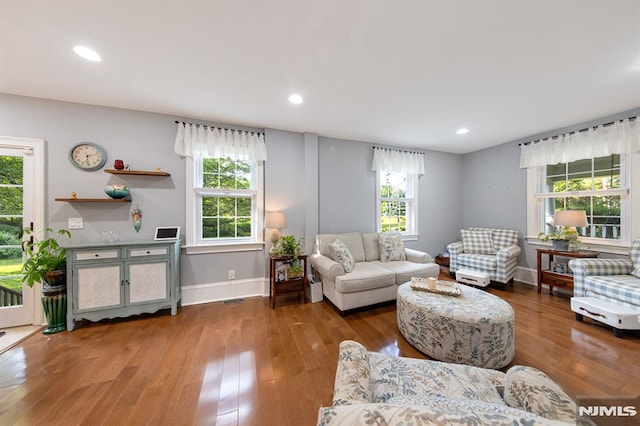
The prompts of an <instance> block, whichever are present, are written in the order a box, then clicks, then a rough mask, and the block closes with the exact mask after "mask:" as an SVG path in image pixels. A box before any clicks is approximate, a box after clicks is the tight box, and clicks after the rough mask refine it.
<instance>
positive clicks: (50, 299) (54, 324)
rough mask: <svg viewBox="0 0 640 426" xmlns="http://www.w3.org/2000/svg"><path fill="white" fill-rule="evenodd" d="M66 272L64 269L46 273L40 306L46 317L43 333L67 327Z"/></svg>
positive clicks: (58, 330)
mask: <svg viewBox="0 0 640 426" xmlns="http://www.w3.org/2000/svg"><path fill="white" fill-rule="evenodd" d="M66 280H67V274H66V271H52V272H49V273H47V275H46V277H45V282H44V283H43V287H42V308H43V309H44V315H45V317H46V318H47V328H45V329H44V331H43V332H42V333H43V334H53V333H58V332H60V331H65V330H66V329H67V322H66V321H67V281H66Z"/></svg>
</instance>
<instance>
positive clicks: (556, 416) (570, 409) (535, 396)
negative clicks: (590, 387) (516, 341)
mask: <svg viewBox="0 0 640 426" xmlns="http://www.w3.org/2000/svg"><path fill="white" fill-rule="evenodd" d="M504 400H505V401H506V403H507V405H508V406H509V407H513V408H517V409H520V410H525V411H528V412H530V413H534V414H537V415H539V416H543V417H545V418H547V419H552V420H561V421H565V422H571V423H575V421H576V412H577V410H578V408H577V406H576V403H575V402H574V401H573V400H572V399H571V398H569V396H568V395H567V394H566V393H565V392H564V391H563V390H562V389H561V388H560V387H559V386H558V385H557V384H556V383H555V382H553V381H552V380H551V379H550V378H549V376H547V375H546V374H544V373H543V372H542V371H540V370H538V369H536V368H533V367H525V366H523V365H514V366H513V367H511V368H510V369H509V370H508V371H507V376H506V378H505V384H504Z"/></svg>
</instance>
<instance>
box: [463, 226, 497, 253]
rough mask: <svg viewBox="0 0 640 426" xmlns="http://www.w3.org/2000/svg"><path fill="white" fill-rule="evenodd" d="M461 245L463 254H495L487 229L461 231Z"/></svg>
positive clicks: (489, 232)
mask: <svg viewBox="0 0 640 426" xmlns="http://www.w3.org/2000/svg"><path fill="white" fill-rule="evenodd" d="M460 234H461V236H462V245H463V246H464V252H465V253H473V254H496V249H495V248H494V246H493V240H492V237H491V231H490V230H488V229H478V230H473V231H471V230H468V229H461V230H460Z"/></svg>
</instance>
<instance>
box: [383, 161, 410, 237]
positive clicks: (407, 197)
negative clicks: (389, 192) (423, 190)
mask: <svg viewBox="0 0 640 426" xmlns="http://www.w3.org/2000/svg"><path fill="white" fill-rule="evenodd" d="M384 173H387V172H385V171H376V230H377V232H382V202H383V201H391V202H394V201H398V202H404V203H406V211H405V214H406V219H407V222H406V228H407V230H406V231H404V232H400V234H401V235H402V239H403V241H416V240H418V237H419V236H420V234H419V232H418V217H419V216H418V205H419V203H418V175H413V174H406V177H407V194H405V197H401V198H398V197H382V195H381V180H382V177H383V175H384Z"/></svg>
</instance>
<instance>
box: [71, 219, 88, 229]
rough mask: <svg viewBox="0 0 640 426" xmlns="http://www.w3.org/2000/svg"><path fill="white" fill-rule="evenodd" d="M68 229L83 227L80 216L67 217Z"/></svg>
mask: <svg viewBox="0 0 640 426" xmlns="http://www.w3.org/2000/svg"><path fill="white" fill-rule="evenodd" d="M68 224H69V226H68V228H69V229H82V228H84V221H83V220H82V218H81V217H70V218H69V219H68Z"/></svg>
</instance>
